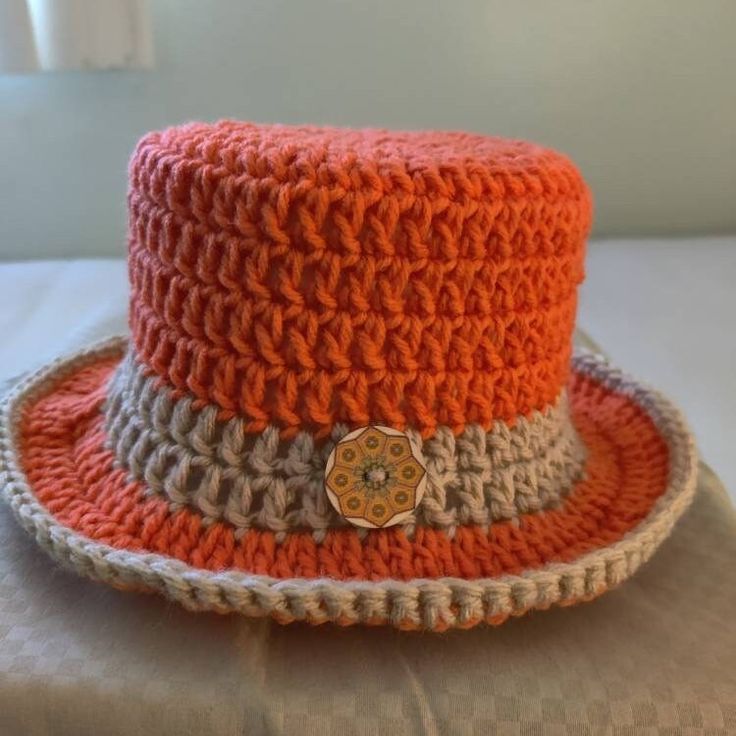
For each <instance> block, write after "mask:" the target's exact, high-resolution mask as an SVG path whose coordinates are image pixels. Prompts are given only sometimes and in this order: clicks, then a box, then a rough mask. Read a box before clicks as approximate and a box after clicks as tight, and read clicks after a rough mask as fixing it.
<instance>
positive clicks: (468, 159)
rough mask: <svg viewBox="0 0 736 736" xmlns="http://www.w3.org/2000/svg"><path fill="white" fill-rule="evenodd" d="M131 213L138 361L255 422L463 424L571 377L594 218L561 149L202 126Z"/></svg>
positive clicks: (537, 401)
mask: <svg viewBox="0 0 736 736" xmlns="http://www.w3.org/2000/svg"><path fill="white" fill-rule="evenodd" d="M129 207H130V238H129V245H130V277H131V286H132V298H131V328H132V333H133V340H134V344H135V348H136V351H137V355H138V357H139V358H140V359H141V360H142V361H144V363H146V364H147V366H148V367H149V368H150V370H151V371H152V372H153V373H155V374H158V375H159V376H161V378H162V379H163V380H165V381H166V382H168V383H169V384H170V385H171V386H172V387H173V388H175V389H176V390H178V391H179V392H180V393H181V394H182V395H191V394H193V395H194V396H196V397H197V398H198V399H199V400H200V401H201V402H203V403H204V402H206V403H213V404H215V405H217V406H219V407H220V408H221V415H222V416H223V418H229V417H231V416H233V415H241V416H244V417H246V418H247V419H248V420H249V424H248V429H249V431H252V432H260V431H262V430H263V429H264V428H265V427H266V426H267V425H269V424H276V425H277V426H279V427H281V428H282V429H283V432H284V434H285V435H286V436H288V435H290V434H294V433H295V432H296V431H298V430H300V429H309V430H312V431H316V432H317V433H318V434H319V435H324V434H326V433H328V432H329V431H330V430H331V428H332V426H333V425H334V424H335V423H336V422H347V423H348V424H350V425H354V426H362V425H365V424H367V423H369V422H380V423H384V424H387V425H389V426H392V427H396V428H400V429H403V428H405V427H407V426H411V427H414V428H416V429H418V430H419V431H420V432H422V434H423V435H424V436H429V435H432V434H433V433H434V432H435V429H436V427H437V426H438V425H447V426H449V427H451V428H452V429H453V430H454V431H455V432H458V433H459V432H461V431H462V430H463V428H464V426H465V424H466V423H478V424H481V425H482V426H483V427H485V428H489V427H490V426H491V424H492V423H493V421H494V420H496V419H503V420H506V421H513V420H514V419H515V418H516V417H517V416H519V415H521V414H528V413H529V412H531V411H532V410H534V409H542V408H544V407H545V406H547V405H548V404H550V403H551V402H553V401H554V400H555V399H556V398H557V396H558V395H559V392H560V390H561V388H562V387H563V385H564V383H565V381H566V378H567V374H568V370H569V359H570V352H571V347H570V343H571V335H572V330H573V325H574V318H575V307H576V287H577V285H578V283H579V282H580V281H581V279H582V275H583V265H582V263H583V255H584V253H583V251H584V242H585V237H586V235H587V231H588V228H589V223H590V216H591V208H590V199H589V194H588V192H587V189H586V187H585V185H584V183H583V181H582V179H581V178H580V176H579V174H578V172H577V171H576V169H575V167H574V166H573V165H572V163H570V162H569V161H568V160H567V159H566V158H565V157H563V156H561V155H560V154H557V153H555V152H553V151H549V150H546V149H543V148H540V147H538V146H535V145H532V144H529V143H525V142H521V141H508V140H503V139H496V138H487V137H483V136H475V135H467V134H461V133H399V134H396V133H388V132H386V131H376V130H372V131H348V130H337V129H323V128H306V127H305V128H292V127H282V126H255V125H247V124H242V123H231V122H225V123H219V124H217V125H215V126H209V125H199V124H197V125H189V126H184V127H180V128H173V129H170V130H167V131H164V132H163V133H152V134H150V135H148V136H146V137H145V138H144V139H143V140H142V141H141V143H140V144H139V146H138V148H137V150H136V153H135V155H134V157H133V160H132V162H131V167H130V191H129Z"/></svg>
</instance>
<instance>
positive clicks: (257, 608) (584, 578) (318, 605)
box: [0, 338, 697, 629]
mask: <svg viewBox="0 0 736 736" xmlns="http://www.w3.org/2000/svg"><path fill="white" fill-rule="evenodd" d="M126 344H127V343H126V341H125V340H124V339H121V338H116V339H113V340H110V341H106V342H104V343H101V344H98V345H97V346H94V347H92V348H90V349H87V350H84V351H81V352H79V353H77V354H75V355H73V356H71V357H69V358H67V359H63V360H58V361H56V362H55V363H53V364H51V365H50V366H48V367H47V368H44V369H43V370H41V371H39V372H38V373H36V374H35V375H33V376H31V377H30V378H28V379H26V380H24V381H23V382H22V383H20V384H19V385H18V386H16V388H15V389H14V390H13V391H12V392H11V393H10V394H9V395H8V396H7V397H6V398H5V400H4V401H3V403H2V406H0V480H1V481H2V485H3V490H2V495H3V497H4V498H5V500H6V501H7V502H8V503H9V504H10V505H11V507H12V509H13V511H14V513H15V515H16V516H17V518H18V520H19V521H20V523H21V524H22V525H23V527H24V528H25V529H26V530H27V531H28V532H30V533H31V534H32V535H33V536H34V537H35V539H36V541H37V542H38V543H39V544H40V545H41V546H42V547H43V548H44V549H45V550H46V551H47V552H48V553H49V554H50V555H51V556H52V557H54V558H55V559H57V560H59V561H60V562H61V563H63V564H64V565H66V566H67V567H70V568H72V569H74V570H76V571H77V572H79V573H80V574H83V575H87V576H89V577H92V578H94V579H97V580H102V581H105V582H107V583H110V584H113V585H115V586H118V587H130V588H143V589H147V590H156V591H160V592H161V593H164V594H165V595H167V596H168V597H169V598H171V599H173V600H176V601H178V602H179V603H181V604H182V605H183V606H185V607H187V608H189V609H192V610H216V611H220V612H230V611H234V612H239V613H242V614H246V615H248V616H273V617H275V618H277V619H279V620H281V621H293V620H305V621H309V622H312V623H322V622H326V621H337V622H340V623H389V624H393V625H396V626H400V627H415V628H429V629H438V628H446V627H455V626H457V627H461V626H467V625H471V624H473V623H477V622H478V621H482V620H485V621H497V620H502V619H503V618H504V617H507V616H509V615H514V614H517V613H522V612H523V611H526V610H529V609H531V608H544V607H547V606H549V605H551V604H554V603H564V602H566V601H577V600H581V599H585V598H590V597H594V596H596V595H598V594H599V593H601V592H602V591H603V590H605V589H606V588H608V587H611V586H613V585H616V584H617V583H619V582H621V581H622V580H624V579H626V578H627V577H629V576H630V575H631V574H633V573H634V571H635V570H636V569H637V568H638V567H639V566H640V565H641V564H642V563H643V562H644V561H645V560H647V559H648V558H649V557H650V556H651V554H652V553H653V551H654V550H655V549H656V547H657V546H658V545H659V544H660V542H661V541H662V540H663V539H664V538H665V537H666V536H667V534H668V533H669V532H670V530H671V528H672V526H673V524H674V523H675V521H676V520H677V518H678V517H679V516H680V515H681V514H682V513H683V511H684V510H685V509H686V508H687V506H688V504H689V502H690V500H691V498H692V495H693V492H694V488H695V479H696V470H697V455H696V451H695V446H694V443H693V439H692V436H691V434H690V432H689V431H688V429H687V427H686V425H685V422H684V420H683V418H682V416H681V415H680V413H679V412H678V411H677V410H676V409H675V408H674V407H673V406H672V405H671V404H670V402H669V401H667V399H665V398H664V397H663V396H662V395H661V394H659V393H658V392H656V391H654V390H652V389H650V388H647V387H645V386H642V385H641V384H639V383H638V382H636V381H635V380H633V379H631V378H629V377H627V376H625V375H623V374H621V373H620V372H619V371H618V370H616V369H614V368H612V367H610V366H609V365H608V364H607V363H606V362H605V361H604V360H603V359H601V358H599V357H595V356H593V355H589V354H581V355H577V356H576V357H575V358H574V363H573V367H574V369H575V370H576V371H578V372H581V373H583V374H587V375H589V376H591V377H593V378H594V379H595V380H596V381H599V382H600V383H602V384H603V385H604V386H606V387H607V388H608V389H610V390H611V391H614V392H618V393H622V394H625V395H627V396H628V397H630V398H631V399H632V400H633V401H635V402H636V403H637V404H638V405H639V406H640V407H642V408H643V409H644V410H645V411H646V412H647V413H648V414H649V416H650V417H651V419H652V421H653V422H654V424H655V426H656V427H657V429H658V431H659V432H660V433H661V436H662V437H663V439H664V441H665V442H666V443H667V446H668V451H669V481H668V486H667V488H666V490H665V492H664V493H663V494H662V496H660V498H659V499H658V500H657V502H656V503H655V505H654V506H653V508H652V510H651V512H650V513H649V515H648V516H647V517H646V518H645V520H644V521H643V522H642V523H641V524H639V525H638V526H637V527H636V528H635V529H633V530H632V531H630V532H629V533H627V534H626V535H625V536H624V537H623V538H622V539H620V540H619V541H618V542H615V543H614V544H611V545H610V546H608V547H605V548H602V549H598V550H596V551H594V552H590V553H587V554H585V555H583V556H581V557H579V558H578V559H577V560H575V561H574V562H570V563H553V564H547V565H545V566H543V567H541V568H538V569H533V570H529V571H528V572H525V573H523V574H521V575H504V576H501V577H495V578H480V579H475V580H463V579H459V578H439V579H434V580H428V579H415V580H410V581H407V582H400V581H395V580H380V581H375V582H373V581H337V580H333V579H328V578H319V579H284V580H282V579H275V578H270V577H265V576H258V575H250V574H247V573H243V572H238V571H226V572H220V573H211V572H207V571H204V570H200V569H196V568H193V567H191V566H188V565H186V564H184V563H182V562H180V561H178V560H175V559H172V558H170V557H166V556H162V555H158V554H150V553H139V552H129V551H125V550H120V549H114V548H112V547H109V546H107V545H104V544H99V543H97V542H93V541H91V540H89V539H88V538H86V537H83V536H80V535H79V534H78V533H76V532H74V531H73V530H71V529H69V528H67V527H65V526H62V525H60V524H59V523H58V522H57V521H56V520H55V518H54V517H53V516H52V515H51V514H50V513H49V512H48V511H47V510H46V509H45V508H44V507H43V506H42V505H41V504H40V503H39V501H38V500H37V499H36V497H35V495H34V492H33V490H32V489H31V488H30V487H29V485H28V482H27V480H26V477H25V474H24V473H23V470H22V465H21V454H20V448H19V447H18V444H17V443H18V433H19V426H20V419H21V412H22V410H23V407H24V405H25V404H26V402H29V401H33V400H34V399H35V398H37V397H40V396H42V395H43V394H44V393H45V392H47V391H48V390H49V388H50V387H51V386H52V385H53V384H54V382H55V381H57V380H58V379H59V378H61V377H63V376H65V375H69V374H71V373H73V372H74V371H77V370H78V369H79V368H81V367H83V366H85V365H89V364H92V363H95V362H97V361H98V360H100V359H102V358H107V357H111V356H115V355H122V353H123V351H124V350H125V347H126ZM119 442H120V440H119V439H118V443H119ZM491 509H492V506H491Z"/></svg>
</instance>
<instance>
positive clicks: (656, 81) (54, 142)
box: [0, 0, 736, 258]
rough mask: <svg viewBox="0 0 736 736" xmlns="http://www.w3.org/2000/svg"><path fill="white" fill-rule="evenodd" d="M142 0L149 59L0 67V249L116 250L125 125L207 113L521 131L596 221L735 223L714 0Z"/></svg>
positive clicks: (735, 112) (726, 27)
mask: <svg viewBox="0 0 736 736" xmlns="http://www.w3.org/2000/svg"><path fill="white" fill-rule="evenodd" d="M152 5H153V15H154V43H155V53H156V57H157V61H156V68H155V70H154V71H152V72H107V73H105V72H100V73H57V74H53V73H52V74H39V75H29V76H5V77H0V257H5V258H24V257H39V256H63V255H95V254H100V255H104V254H108V255H122V254H123V252H124V193H125V167H126V163H127V158H128V155H129V153H130V151H131V149H132V147H133V145H134V143H135V141H136V139H137V137H138V136H139V135H141V134H142V133H143V132H145V131H146V130H148V129H152V128H157V127H161V126H164V125H167V124H172V123H177V122H182V121H186V120H189V119H205V120H214V119H217V118H220V117H236V118H243V119H252V120H258V121H280V122H316V123H333V124H344V125H354V126H365V125H380V126H388V127H397V128H462V129H469V130H475V131H480V132H487V133H494V134H500V135H508V136H515V137H528V138H531V139H535V140H537V141H539V142H542V143H546V144H549V145H552V146H555V147H558V148H560V149H562V150H564V151H566V152H568V153H569V154H570V155H571V156H572V157H573V158H574V159H575V160H576V161H577V162H578V164H579V165H580V167H581V168H582V170H583V173H584V174H585V175H586V177H587V178H588V180H589V182H590V183H591V185H592V187H593V190H594V194H595V197H596V204H597V221H596V232H597V234H598V235H613V234H617V235H622V234H648V233H665V234H669V233H684V232H698V231H699V232H718V231H733V230H736V206H735V204H736V133H735V131H736V90H735V87H736V84H735V77H734V75H735V72H734V70H735V69H736V42H735V41H734V38H735V37H736V2H734V1H733V0H699V2H693V1H692V0H555V1H554V2H549V1H548V0H525V1H523V2H509V1H508V0H497V1H496V0H493V1H489V0H485V1H483V0H477V1H475V0H444V2H430V1H429V0H362V1H361V2H358V1H357V0H355V1H348V0H305V1H303V2H301V1H298V0H293V1H292V2H285V1H284V0H152Z"/></svg>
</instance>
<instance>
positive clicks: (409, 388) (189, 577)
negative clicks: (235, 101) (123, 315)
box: [0, 121, 697, 631]
mask: <svg viewBox="0 0 736 736" xmlns="http://www.w3.org/2000/svg"><path fill="white" fill-rule="evenodd" d="M129 174H130V186H129V193H128V205H129V238H128V241H129V274H130V283H131V297H130V336H129V337H128V338H123V337H118V338H114V339H111V340H109V341H106V342H104V343H102V344H99V345H97V346H93V347H90V348H88V349H85V350H82V351H79V352H78V353H77V354H75V355H72V356H68V357H66V358H62V359H59V360H58V361H56V362H54V363H53V364H52V365H50V366H48V367H46V368H43V369H41V370H40V371H38V372H36V373H35V374H34V375H33V376H31V377H29V378H28V379H26V380H25V381H23V382H22V383H21V384H20V385H18V386H17V387H16V388H15V389H14V390H13V391H12V392H11V393H10V394H9V395H8V396H7V398H6V399H5V400H4V401H3V402H2V403H1V404H0V481H1V482H2V497H3V498H4V499H5V500H6V501H7V502H8V503H9V504H10V505H11V507H12V508H13V510H14V512H15V514H16V516H17V517H18V519H19V521H20V523H21V524H22V525H23V526H24V527H25V528H26V529H27V530H28V531H29V532H30V533H31V534H32V535H33V536H34V537H35V538H36V540H37V541H38V543H39V544H40V545H41V546H42V547H43V548H44V549H45V550H46V551H47V552H48V553H49V554H50V555H51V556H52V557H53V558H54V559H56V560H58V561H60V562H61V563H62V564H64V565H66V566H68V567H71V568H72V569H74V570H76V571H77V572H79V573H81V574H84V575H87V576H89V577H91V578H93V579H96V580H101V581H104V582H106V583H109V584H111V585H114V586H115V587H117V588H120V589H123V590H136V591H157V592H160V593H163V594H164V595H166V596H168V597H169V598H171V599H173V600H175V601H177V602H179V603H181V604H182V605H184V606H186V607H187V608H190V609H192V610H214V611H219V612H222V613H228V612H237V613H242V614H245V615H249V616H272V617H274V618H275V619H276V620H278V621H280V622H283V623H287V622H291V621H297V620H299V621H308V622H311V623H324V622H328V621H330V622H334V623H338V624H341V625H349V624H355V623H362V624H390V625H393V626H396V627H399V628H402V629H431V630H435V631H444V630H446V629H448V628H455V627H460V628H463V627H468V626H474V625H476V624H479V623H489V624H499V623H502V622H503V621H505V620H506V619H507V618H508V617H509V616H513V615H520V614H522V613H524V612H526V611H528V610H531V609H535V608H546V607H548V606H550V605H553V604H559V605H570V604H573V603H577V602H581V601H586V600H590V599H592V598H594V597H596V596H597V595H600V594H601V593H602V592H603V591H605V590H607V589H608V588H610V587H611V586H614V585H617V584H618V583H620V582H621V581H623V580H624V579H626V578H627V577H628V576H630V575H631V574H633V573H634V572H635V571H636V569H637V568H638V567H639V565H641V564H642V563H643V562H644V561H645V560H646V559H648V558H649V556H651V554H653V552H654V550H655V549H656V547H657V546H658V545H659V544H660V543H661V542H662V540H663V539H664V538H665V537H666V536H667V534H668V533H669V531H670V529H671V528H672V525H673V524H674V523H675V521H676V519H677V518H678V517H679V516H680V515H681V514H682V513H683V512H684V510H685V509H686V508H687V505H688V503H689V501H690V499H691V497H692V493H693V490H694V487H695V473H696V468H697V455H696V452H695V447H694V443H693V440H692V436H691V434H690V432H689V430H688V429H687V426H686V425H685V423H684V420H683V419H682V417H681V416H680V414H679V413H678V411H677V410H676V409H675V408H674V407H672V405H671V404H670V403H669V402H668V401H667V400H666V399H665V398H664V397H662V396H661V395H659V394H658V393H657V392H656V391H654V390H652V389H650V388H648V387H646V386H643V385H642V384H640V383H639V382H637V381H636V380H635V379H633V378H630V377H628V376H625V375H624V374H621V373H620V372H619V371H617V370H616V369H615V368H613V367H612V366H610V365H609V364H608V363H607V362H606V361H604V360H603V359H601V358H599V357H596V356H592V355H589V354H574V353H573V347H572V335H573V329H574V323H575V313H576V305H577V288H578V285H579V284H580V282H581V280H582V278H583V272H584V254H585V241H586V237H587V234H588V230H589V227H590V221H591V199H590V195H589V192H588V190H587V187H586V186H585V183H584V182H583V179H582V177H581V176H580V174H579V172H578V171H577V170H576V168H575V167H574V165H573V164H572V163H571V162H570V161H569V160H568V159H567V158H566V157H565V156H563V155H561V154H559V153H557V152H554V151H551V150H548V149H545V148H543V147H541V146H537V145H535V144H532V143H527V142H524V141H511V140H505V139H501V138H490V137H486V136H481V135H472V134H466V133H448V132H419V133H394V132H389V131H383V130H361V131H355V130H343V129H336V128H316V127H291V126H279V125H254V124H249V123H238V122H234V121H224V122H220V123H216V124H213V125H207V124H199V123H198V124H191V125H185V126H180V127H177V128H171V129H168V130H165V131H162V132H156V133H151V134H149V135H147V136H145V137H144V138H143V139H142V140H141V142H140V143H139V145H138V147H137V148H136V150H135V152H134V154H133V157H132V160H131V163H130V171H129ZM367 427H373V428H374V429H373V430H372V431H373V432H374V434H373V435H371V434H370V433H369V434H361V432H362V431H363V430H364V429H365V428H367ZM376 427H381V428H382V430H381V431H382V432H384V434H386V436H388V435H390V436H391V437H392V439H391V440H390V441H387V442H386V443H384V444H381V443H379V442H378V441H377V440H376V437H377V436H378V435H377V434H375V433H376V432H378V430H377V429H375V428H376ZM348 435H350V436H349V437H348ZM346 437H347V440H346V442H345V443H344V444H343V445H342V446H340V447H338V448H337V450H336V452H335V455H336V456H340V457H341V458H343V459H345V458H347V457H348V453H352V456H355V458H356V462H355V463H354V464H353V465H350V467H348V466H347V465H344V464H342V465H340V466H339V467H338V468H337V470H338V471H339V473H342V474H343V475H342V476H340V477H338V476H336V481H335V482H336V483H337V485H335V486H334V487H335V488H338V486H339V483H340V482H342V483H343V488H344V489H345V490H343V491H342V493H343V496H341V499H342V500H341V501H336V502H335V506H333V505H332V504H331V502H330V498H329V496H328V495H327V490H326V488H325V486H326V476H327V483H331V482H332V480H331V478H332V476H330V475H329V473H330V472H331V470H330V468H331V467H332V466H331V465H328V458H329V457H330V454H331V452H332V450H333V449H334V448H335V447H336V443H338V442H340V440H342V439H343V438H346ZM360 437H366V438H367V439H366V440H365V442H366V444H365V446H363V445H362V444H361V443H362V440H361V439H360ZM398 437H401V438H402V439H401V440H397V439H396V438H398ZM355 438H358V439H355ZM353 440H354V444H350V443H351V442H353ZM370 441H374V443H377V444H375V446H374V447H373V448H372V449H371V453H373V454H370V453H369V454H370V463H367V464H366V457H368V455H367V454H361V453H364V451H365V452H366V453H367V450H366V449H365V448H368V447H370V446H369V445H368V442H370ZM399 442H401V443H406V445H405V446H406V448H408V452H410V455H411V456H410V457H409V459H408V461H407V462H411V463H414V464H415V466H416V469H418V471H421V474H422V476H421V484H422V485H421V488H420V491H421V492H417V494H416V496H415V497H414V498H411V497H410V496H409V495H408V494H404V495H405V497H404V498H402V499H399V496H398V493H396V495H395V498H394V496H391V495H390V493H394V492H397V489H399V490H400V489H401V488H402V486H401V485H400V483H399V480H400V478H401V477H403V476H400V474H399V470H396V471H395V473H394V475H393V476H391V472H394V471H392V470H391V468H394V465H392V464H391V463H389V462H388V455H386V456H385V457H383V458H380V457H379V456H378V455H379V453H380V452H382V451H383V448H384V447H386V448H388V447H389V446H393V448H394V449H395V448H396V447H397V446H399ZM386 452H388V450H386ZM343 456H344V457H343ZM352 456H351V457H352ZM405 460H406V458H404V459H402V462H404V461H405ZM330 462H333V461H330ZM340 462H341V463H342V462H343V460H342V459H341V460H340ZM346 462H347V461H346ZM396 462H397V463H398V460H397V461H396ZM396 467H397V468H399V469H400V470H401V473H403V472H404V471H405V470H406V468H404V466H403V465H396ZM412 467H414V465H412ZM366 468H367V469H368V470H366ZM376 468H383V471H382V472H384V475H382V476H381V478H380V479H378V480H377V478H378V476H376V478H373V477H372V479H371V480H370V483H371V484H372V485H371V486H370V493H371V494H373V495H371V496H370V499H369V501H366V500H365V498H363V501H362V503H363V505H364V508H369V505H370V508H369V511H370V510H371V509H372V510H373V511H371V513H373V512H374V511H375V514H374V517H375V519H378V521H377V522H376V523H375V524H374V527H376V528H363V527H361V528H356V526H354V524H356V523H357V522H356V519H357V516H358V515H357V514H352V516H351V514H350V513H349V509H350V506H349V505H344V506H343V505H341V504H342V503H343V501H345V502H346V503H348V502H350V501H351V500H352V499H351V497H350V496H349V495H348V491H349V492H350V493H353V491H354V489H356V488H357V489H361V488H363V487H364V486H362V485H360V484H362V483H364V480H363V478H364V476H363V475H361V473H368V472H369V471H370V472H377V471H375V469H376ZM387 468H388V470H386V469H387ZM348 473H355V474H356V475H354V476H349V475H348ZM386 473H388V475H387V474H386ZM417 477H418V476H417ZM379 481H380V482H379ZM347 482H350V483H352V484H354V485H350V486H348V485H346V484H347ZM365 482H366V483H367V481H365ZM391 483H393V484H394V485H393V486H392V485H391ZM391 488H393V491H392V490H390V489H391ZM387 489H389V490H387ZM410 490H411V489H410ZM337 492H338V493H339V492H341V491H340V490H339V488H338V491H337ZM356 493H357V491H356ZM380 493H384V494H385V495H384V496H376V495H375V494H380ZM346 499H347V500H346ZM396 499H399V500H396ZM359 500H360V499H359ZM359 500H358V502H359ZM394 501H395V505H394V506H391V504H392V503H394ZM358 502H356V503H358ZM400 503H401V504H404V503H405V504H406V506H401V505H400ZM387 504H388V505H387ZM390 506H391V509H392V513H393V512H395V511H396V510H397V509H396V506H398V507H399V510H400V511H401V513H399V514H395V515H394V516H393V517H391V519H390V520H391V521H392V522H394V525H393V526H389V525H388V521H389V519H388V517H386V516H385V514H386V510H387V509H388V508H389V507H390ZM415 507H416V508H415ZM404 508H405V509H406V511H405V512H404ZM379 511H380V514H379ZM343 513H344V516H343ZM381 515H383V516H381ZM351 518H352V521H351ZM384 520H385V522H386V523H385V524H384ZM369 521H370V519H369ZM381 524H384V526H383V527H381V526H380V525H381Z"/></svg>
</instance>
